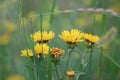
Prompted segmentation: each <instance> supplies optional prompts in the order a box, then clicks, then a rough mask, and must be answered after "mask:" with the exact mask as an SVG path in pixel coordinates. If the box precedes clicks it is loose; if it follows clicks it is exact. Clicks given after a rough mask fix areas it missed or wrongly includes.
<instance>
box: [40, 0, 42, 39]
mask: <svg viewBox="0 0 120 80" xmlns="http://www.w3.org/2000/svg"><path fill="white" fill-rule="evenodd" d="M42 4H43V0H40V31H41V33H42V30H43V8H42V6H43V5H42ZM41 40H42V36H41Z"/></svg>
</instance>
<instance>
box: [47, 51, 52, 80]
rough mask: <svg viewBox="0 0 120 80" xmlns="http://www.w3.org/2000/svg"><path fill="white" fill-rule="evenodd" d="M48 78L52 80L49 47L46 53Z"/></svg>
mask: <svg viewBox="0 0 120 80" xmlns="http://www.w3.org/2000/svg"><path fill="white" fill-rule="evenodd" d="M48 80H52V65H51V53H50V49H49V54H48Z"/></svg>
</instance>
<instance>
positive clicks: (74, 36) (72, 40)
mask: <svg viewBox="0 0 120 80" xmlns="http://www.w3.org/2000/svg"><path fill="white" fill-rule="evenodd" d="M59 37H60V38H61V39H63V40H64V41H65V42H66V43H67V44H68V45H69V46H71V47H74V46H75V45H76V43H78V42H82V41H83V39H82V37H83V33H82V32H80V31H79V30H77V29H72V30H71V31H70V32H69V31H68V30H64V31H63V32H62V33H61V35H59Z"/></svg>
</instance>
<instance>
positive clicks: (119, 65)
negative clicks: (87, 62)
mask: <svg viewBox="0 0 120 80" xmlns="http://www.w3.org/2000/svg"><path fill="white" fill-rule="evenodd" d="M103 55H104V56H105V57H106V58H107V59H109V60H110V61H111V62H112V63H114V64H115V65H116V66H117V67H118V68H120V64H118V63H117V62H116V61H115V60H114V59H113V58H111V57H110V56H109V55H107V54H103Z"/></svg>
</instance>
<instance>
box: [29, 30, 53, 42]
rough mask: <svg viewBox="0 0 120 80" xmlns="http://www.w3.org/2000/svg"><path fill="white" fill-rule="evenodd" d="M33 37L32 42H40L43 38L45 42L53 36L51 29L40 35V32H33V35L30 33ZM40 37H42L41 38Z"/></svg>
mask: <svg viewBox="0 0 120 80" xmlns="http://www.w3.org/2000/svg"><path fill="white" fill-rule="evenodd" d="M31 37H32V38H33V40H34V42H38V43H41V42H42V40H43V43H47V42H48V41H49V40H51V39H52V38H53V37H54V33H53V32H52V31H50V32H46V31H44V32H42V37H41V32H40V31H38V32H35V33H34V34H33V35H31ZM41 38H42V39H41Z"/></svg>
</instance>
